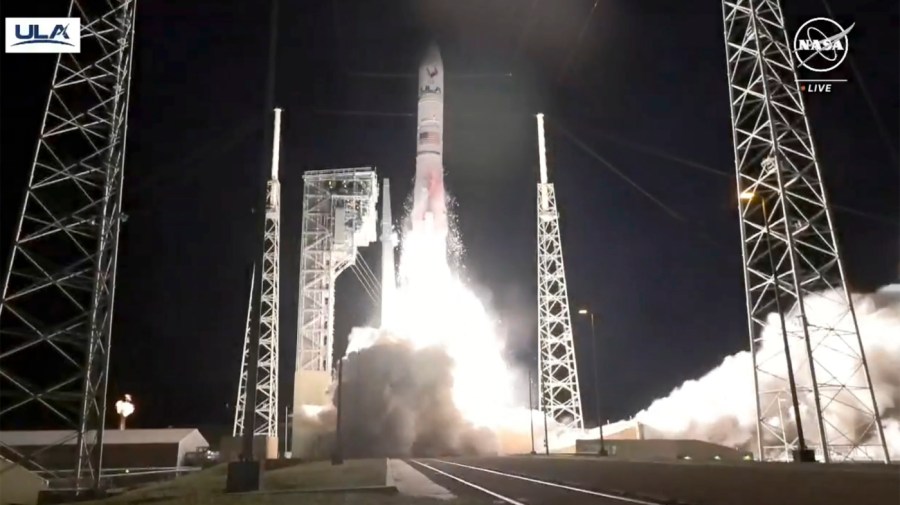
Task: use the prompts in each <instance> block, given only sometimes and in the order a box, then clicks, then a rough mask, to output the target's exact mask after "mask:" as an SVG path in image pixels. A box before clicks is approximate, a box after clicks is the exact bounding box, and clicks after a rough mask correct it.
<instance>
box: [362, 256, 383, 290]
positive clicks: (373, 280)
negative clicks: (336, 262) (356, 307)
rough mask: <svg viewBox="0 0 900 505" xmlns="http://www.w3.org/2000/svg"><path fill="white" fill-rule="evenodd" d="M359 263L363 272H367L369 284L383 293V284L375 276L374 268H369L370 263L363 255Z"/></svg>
mask: <svg viewBox="0 0 900 505" xmlns="http://www.w3.org/2000/svg"><path fill="white" fill-rule="evenodd" d="M359 262H360V265H361V267H362V270H363V271H364V272H366V273H367V274H368V276H369V282H371V283H372V285H373V286H375V287H376V288H378V290H379V291H381V282H380V281H379V280H378V277H376V276H375V273H374V272H373V271H372V267H370V266H369V263H368V262H367V261H366V258H364V257H363V256H362V255H359Z"/></svg>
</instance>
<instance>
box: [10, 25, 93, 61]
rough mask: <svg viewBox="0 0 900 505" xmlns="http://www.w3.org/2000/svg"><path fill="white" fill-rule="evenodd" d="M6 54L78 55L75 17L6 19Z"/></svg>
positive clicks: (79, 34)
mask: <svg viewBox="0 0 900 505" xmlns="http://www.w3.org/2000/svg"><path fill="white" fill-rule="evenodd" d="M5 45H6V52H7V53H79V52H81V20H80V19H79V18H6V44H5Z"/></svg>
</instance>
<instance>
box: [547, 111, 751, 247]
mask: <svg viewBox="0 0 900 505" xmlns="http://www.w3.org/2000/svg"><path fill="white" fill-rule="evenodd" d="M555 126H556V128H557V129H558V130H559V131H560V132H561V133H562V134H563V135H565V136H566V137H568V138H569V140H571V141H572V143H574V144H575V145H576V146H578V147H580V148H581V149H582V150H583V151H584V152H585V153H587V154H589V155H590V156H591V157H592V158H594V159H596V160H597V161H599V162H600V163H602V164H603V165H605V166H606V168H608V169H609V170H610V171H611V172H612V173H614V174H615V175H617V176H618V177H619V178H621V179H622V180H624V181H625V182H627V183H628V184H629V185H631V187H633V188H634V189H636V190H637V191H638V192H639V193H641V194H642V195H644V196H645V197H646V198H647V199H649V200H650V201H651V202H653V203H654V204H655V205H656V206H657V207H659V208H660V209H662V210H663V212H665V213H666V214H668V215H669V216H670V217H672V218H674V219H676V220H677V221H679V222H680V223H682V224H684V225H690V224H691V222H690V220H688V219H687V218H685V217H684V216H683V215H681V214H680V213H679V212H677V211H676V210H674V209H672V208H671V207H669V206H668V205H666V204H665V203H664V202H663V201H661V200H660V199H659V198H656V197H655V196H653V194H651V193H650V192H649V191H647V190H646V189H644V188H643V187H641V185H640V184H638V183H637V182H635V181H634V180H633V179H631V178H630V177H628V176H627V175H625V174H624V173H623V172H622V171H621V170H619V169H618V168H616V166H615V165H613V164H612V163H610V162H609V161H608V160H606V159H605V158H604V157H602V156H600V155H599V154H597V152H596V151H594V150H593V149H591V148H590V147H589V146H588V145H587V144H585V143H584V142H582V141H581V140H579V139H578V138H577V137H575V135H573V134H572V133H571V132H570V131H569V130H567V129H566V128H565V127H564V126H562V125H561V124H559V123H558V122H556V123H555ZM692 230H693V231H695V232H697V234H698V235H699V236H700V237H701V238H703V239H704V240H705V241H707V242H709V243H711V244H714V245H715V246H717V247H725V248H727V249H728V250H733V247H731V246H729V245H727V244H725V243H723V242H720V241H719V240H717V239H715V238H713V237H711V236H710V235H709V234H707V233H705V232H704V231H702V230H700V229H697V228H696V227H694V228H692Z"/></svg>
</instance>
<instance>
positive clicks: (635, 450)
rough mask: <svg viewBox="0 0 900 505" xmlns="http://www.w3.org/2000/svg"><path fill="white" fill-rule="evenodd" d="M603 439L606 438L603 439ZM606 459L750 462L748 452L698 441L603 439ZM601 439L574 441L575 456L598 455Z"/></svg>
mask: <svg viewBox="0 0 900 505" xmlns="http://www.w3.org/2000/svg"><path fill="white" fill-rule="evenodd" d="M604 438H605V437H604ZM603 445H604V446H606V452H607V454H608V455H609V457H615V458H621V459H628V460H634V461H676V460H685V461H743V460H747V459H752V456H751V454H750V453H749V452H746V451H738V450H736V449H732V448H730V447H725V446H724V445H718V444H713V443H710V442H703V441H701V440H669V439H662V438H657V439H645V440H621V439H611V440H605V443H604V444H603ZM599 451H600V439H597V438H592V439H587V440H578V441H576V442H575V453H576V454H597V453H598V452H599Z"/></svg>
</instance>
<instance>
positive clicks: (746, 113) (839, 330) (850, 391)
mask: <svg viewBox="0 0 900 505" xmlns="http://www.w3.org/2000/svg"><path fill="white" fill-rule="evenodd" d="M722 5H723V17H724V22H725V42H726V44H725V48H726V56H727V61H728V82H729V94H730V98H731V119H732V130H733V136H734V154H735V170H736V173H737V191H738V194H739V195H740V196H741V198H740V199H739V207H738V208H739V211H740V222H741V241H742V247H743V257H744V283H745V287H746V291H747V317H748V321H749V327H750V328H749V330H750V345H751V351H752V354H753V367H754V379H755V384H756V394H757V403H756V405H757V414H758V417H757V426H758V437H759V438H758V444H759V447H758V450H759V453H760V457H761V459H766V460H773V459H786V455H785V452H787V451H791V450H795V449H796V448H797V447H798V446H799V445H800V444H799V439H798V436H797V433H796V431H794V432H790V431H787V430H785V429H784V426H783V423H781V422H780V421H779V419H781V418H783V417H785V416H786V414H785V413H784V412H782V411H781V408H780V406H781V404H786V405H791V404H792V400H793V396H794V395H792V394H791V390H794V391H795V392H796V396H797V397H798V399H799V403H801V404H807V405H809V404H812V405H814V408H813V409H812V410H813V412H812V413H811V415H809V416H808V417H807V418H806V421H808V422H809V426H801V427H802V428H806V432H805V439H806V440H805V441H806V444H807V446H808V447H809V448H810V449H813V450H815V452H816V453H817V457H818V458H819V459H820V460H823V461H825V462H830V461H844V460H849V459H854V460H855V459H863V460H876V461H885V462H887V461H888V452H887V447H886V445H885V440H884V433H883V431H882V426H881V419H880V418H879V415H878V409H877V406H876V404H875V396H874V394H873V392H872V383H871V380H870V378H869V370H868V366H867V364H866V357H865V354H864V352H863V347H862V342H861V340H860V337H859V328H858V326H857V322H856V314H855V313H854V311H853V301H852V299H851V298H850V293H849V291H848V289H847V283H846V281H845V278H844V271H843V267H842V265H841V255H840V252H839V250H838V244H837V240H836V239H835V233H834V227H833V225H832V218H831V211H830V209H829V205H828V199H827V197H826V194H825V189H824V187H823V186H822V177H821V173H820V170H819V165H818V162H817V160H816V152H815V149H814V147H813V142H812V137H811V135H810V129H809V122H808V120H807V118H806V111H805V109H804V105H803V98H802V95H801V90H800V86H799V84H798V82H797V73H796V70H795V67H794V62H793V61H792V57H791V52H792V51H791V47H792V46H791V44H790V43H789V41H788V35H787V31H786V30H785V25H784V16H783V14H782V11H781V6H780V3H779V2H778V1H777V0H725V1H723V3H722ZM823 302H825V303H828V304H830V305H831V307H834V308H839V309H840V310H839V311H835V310H830V311H827V314H817V315H816V321H814V324H813V323H811V322H810V321H809V319H808V318H807V315H808V307H809V304H810V303H823ZM772 312H776V313H777V314H778V315H779V318H780V322H775V324H773V325H771V326H770V330H773V329H774V332H773V333H776V334H777V335H778V337H777V338H775V339H773V340H772V341H771V342H766V347H764V348H762V349H761V344H762V334H763V329H764V328H765V327H766V326H767V321H766V316H767V315H768V314H770V313H772ZM822 317H824V318H827V320H824V321H823V320H822V319H820V318H822ZM783 341H784V342H788V344H787V345H784V344H783V343H782V342H783ZM773 346H775V347H776V348H775V349H774V350H773V349H772V347H773ZM791 355H793V366H789V365H787V363H789V362H790V361H791V360H790V357H791ZM835 358H839V360H840V361H849V362H850V363H854V366H852V367H843V366H834V363H835ZM848 358H849V359H848ZM789 370H793V373H789V372H788V371H789ZM794 383H796V385H794ZM773 384H774V385H773ZM851 412H852V417H853V418H854V426H847V425H845V424H841V423H840V422H839V419H847V418H848V417H850V416H848V414H849V413H851ZM800 424H801V425H803V423H802V422H801V423H800ZM801 427H797V428H801Z"/></svg>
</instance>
